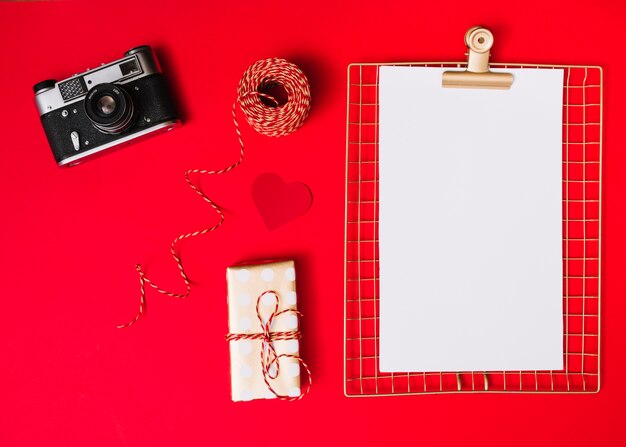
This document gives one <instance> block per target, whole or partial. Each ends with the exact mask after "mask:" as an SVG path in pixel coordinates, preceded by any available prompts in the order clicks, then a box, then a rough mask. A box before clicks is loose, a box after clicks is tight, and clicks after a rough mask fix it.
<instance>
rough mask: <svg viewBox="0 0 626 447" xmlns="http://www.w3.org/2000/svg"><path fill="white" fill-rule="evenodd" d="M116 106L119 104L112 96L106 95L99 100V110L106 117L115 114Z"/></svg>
mask: <svg viewBox="0 0 626 447" xmlns="http://www.w3.org/2000/svg"><path fill="white" fill-rule="evenodd" d="M116 106H117V104H116V102H115V99H113V97H112V96H109V95H105V96H102V97H101V98H100V99H99V100H98V109H99V110H100V112H102V113H103V114H105V115H110V114H111V113H113V112H115V107H116Z"/></svg>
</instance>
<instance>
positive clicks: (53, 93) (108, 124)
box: [33, 45, 180, 166]
mask: <svg viewBox="0 0 626 447" xmlns="http://www.w3.org/2000/svg"><path fill="white" fill-rule="evenodd" d="M33 89H34V90H35V103H36V104H37V109H38V110H39V115H40V118H41V124H42V125H43V129H44V131H45V133H46V137H47V138H48V142H49V143H50V147H51V148H52V153H53V155H54V158H55V160H56V162H57V163H58V165H59V166H72V165H75V164H78V163H80V162H81V161H83V160H85V159H86V158H88V157H91V156H93V155H95V154H98V153H101V152H102V151H105V150H107V149H110V148H113V147H117V146H120V145H122V144H126V143H129V142H132V141H135V140H136V139H137V138H140V137H145V136H148V135H153V134H155V133H157V132H159V131H167V130H171V129H173V128H174V127H177V126H178V125H179V124H180V119H179V117H178V114H177V112H176V109H175V107H174V102H173V100H172V95H171V94H170V92H169V89H168V87H167V84H166V81H165V78H164V76H163V74H162V73H161V69H160V67H159V63H158V61H157V59H156V57H155V55H154V53H153V51H152V49H151V48H150V47H149V46H147V45H145V46H140V47H136V48H133V49H132V50H129V51H127V52H126V53H125V54H124V57H123V58H121V59H119V60H116V61H114V62H111V63H108V64H102V65H101V66H100V67H98V68H95V69H91V70H90V69H87V71H85V72H84V73H81V74H76V75H74V76H72V77H71V78H68V79H65V80H63V81H60V82H57V81H55V80H52V79H50V80H46V81H43V82H39V83H38V84H36V85H35V86H34V87H33Z"/></svg>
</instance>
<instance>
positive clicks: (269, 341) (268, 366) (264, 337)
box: [226, 290, 312, 400]
mask: <svg viewBox="0 0 626 447" xmlns="http://www.w3.org/2000/svg"><path fill="white" fill-rule="evenodd" d="M265 295H273V296H274V298H275V299H276V302H275V304H274V310H273V311H272V313H271V314H270V315H269V317H268V318H267V320H265V319H264V318H263V316H262V315H261V309H260V303H261V299H262V298H263V297H264V296H265ZM279 306H280V298H279V297H278V293H276V292H274V291H273V290H266V291H265V292H263V293H262V294H261V295H259V297H258V298H257V300H256V314H257V317H258V319H259V323H260V324H261V330H262V332H258V333H255V334H233V333H228V334H227V335H226V340H227V341H237V340H260V341H261V369H262V371H263V380H264V381H265V384H266V385H267V388H268V389H269V390H270V391H271V392H272V393H273V394H274V395H275V396H276V397H277V398H279V399H282V400H299V399H302V398H303V397H304V396H306V394H307V393H308V392H309V390H310V389H311V384H312V379H311V371H310V370H309V367H308V366H307V364H306V363H305V362H304V360H302V359H301V358H300V356H298V355H294V354H277V353H276V348H275V347H274V343H273V342H274V341H276V340H299V339H300V338H302V333H301V332H300V330H299V329H298V330H296V331H279V332H272V330H271V328H272V323H273V322H274V320H275V319H276V318H277V317H279V316H280V315H283V314H286V313H293V314H295V315H296V316H297V317H298V320H299V319H300V317H301V316H302V314H301V313H300V312H299V311H297V310H295V309H285V310H281V311H280V312H279V311H278V308H279ZM299 327H300V322H299V321H298V328H299ZM281 358H292V359H295V360H297V361H298V363H300V365H302V367H303V368H304V369H305V371H306V376H307V381H308V383H307V385H306V387H305V389H304V391H303V392H301V393H300V395H299V396H284V395H281V394H278V393H277V392H276V390H274V388H273V387H272V385H271V383H270V381H271V380H275V379H276V378H277V377H278V375H279V374H280V362H279V360H280V359H281ZM272 369H273V370H272Z"/></svg>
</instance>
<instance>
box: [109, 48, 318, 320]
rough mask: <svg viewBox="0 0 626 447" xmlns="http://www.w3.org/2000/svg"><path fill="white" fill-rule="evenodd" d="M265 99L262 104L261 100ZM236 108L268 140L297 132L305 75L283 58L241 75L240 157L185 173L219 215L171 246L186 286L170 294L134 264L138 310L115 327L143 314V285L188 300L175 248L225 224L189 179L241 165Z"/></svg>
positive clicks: (304, 112)
mask: <svg viewBox="0 0 626 447" xmlns="http://www.w3.org/2000/svg"><path fill="white" fill-rule="evenodd" d="M281 87H282V89H284V92H285V93H286V96H287V99H286V102H285V103H284V104H280V102H279V100H278V99H277V98H274V97H273V96H271V95H270V94H268V93H264V92H270V91H272V89H276V88H281ZM264 100H265V101H264ZM237 105H239V108H240V109H241V112H242V113H243V115H244V117H245V118H246V121H247V122H248V124H249V125H250V127H252V128H253V129H254V130H256V131H257V132H258V133H260V134H262V135H266V136H269V137H280V136H284V135H289V134H291V133H293V132H295V131H296V130H298V129H299V128H300V127H301V126H302V124H304V121H305V120H306V118H307V116H308V115H309V110H310V107H311V90H310V87H309V82H308V80H307V78H306V76H305V74H304V73H303V72H302V70H300V69H299V68H298V67H297V66H296V65H294V64H292V63H291V62H288V61H286V60H285V59H278V58H270V59H264V60H260V61H257V62H255V63H254V64H252V65H251V66H250V67H249V68H248V69H247V70H246V72H245V73H244V74H243V76H242V78H241V81H240V82H239V87H238V89H237V99H236V100H235V102H234V103H233V107H232V118H233V123H234V125H235V132H236V133H237V140H238V142H239V147H240V150H239V158H238V159H237V161H235V162H234V163H232V164H231V165H229V166H227V167H225V168H222V169H217V170H207V169H189V170H188V171H186V172H185V181H186V182H187V184H188V185H189V187H190V188H191V189H192V190H193V191H194V192H195V193H196V194H198V195H199V196H200V197H202V200H204V201H205V202H207V203H208V204H209V205H210V206H211V208H213V210H214V211H215V213H216V214H217V216H218V221H217V223H216V224H214V225H213V226H211V227H208V228H204V229H202V230H197V231H193V232H190V233H185V234H181V235H180V236H178V237H176V238H175V239H174V240H173V241H172V243H171V245H170V253H171V254H172V258H173V259H174V262H176V265H177V266H178V270H179V272H180V277H181V278H182V280H183V282H184V284H185V291H184V292H179V293H175V292H171V291H168V290H166V289H164V288H162V287H160V286H159V285H158V284H156V283H155V282H154V281H153V280H152V279H150V278H148V276H146V272H145V270H144V269H143V267H142V266H141V264H137V265H136V266H135V269H136V270H137V273H138V274H139V287H140V295H139V298H140V301H139V311H138V312H137V315H136V316H135V318H133V319H132V320H131V321H129V322H127V323H124V324H120V325H118V326H117V327H118V328H120V329H122V328H127V327H129V326H132V325H133V324H135V323H136V322H137V321H138V320H139V319H140V318H141V317H142V316H143V315H144V314H145V313H146V285H148V286H150V287H151V288H152V289H154V290H156V291H157V292H159V293H160V294H163V295H166V296H169V297H172V298H187V297H188V296H189V294H190V293H191V281H190V280H189V277H188V276H187V274H186V273H185V269H184V267H183V262H182V260H181V258H180V255H179V254H178V251H177V247H178V244H180V243H181V242H182V241H183V240H185V239H190V238H193V237H196V236H201V235H204V234H207V233H211V232H213V231H215V230H217V229H218V228H219V227H221V226H222V224H223V223H224V219H225V217H224V212H223V211H222V210H221V209H220V208H219V206H217V205H216V204H215V203H214V202H213V201H212V200H211V199H210V198H209V197H208V196H207V195H206V194H205V193H204V192H203V191H202V190H201V189H200V187H199V186H198V184H197V183H195V182H194V181H193V180H192V179H191V176H192V175H194V176H196V175H221V174H226V173H228V172H230V171H232V170H233V169H235V168H236V167H237V166H239V165H240V164H241V163H242V162H243V158H244V143H243V139H242V137H241V129H240V127H239V122H238V120H237Z"/></svg>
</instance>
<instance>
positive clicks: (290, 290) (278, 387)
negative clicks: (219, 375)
mask: <svg viewBox="0 0 626 447" xmlns="http://www.w3.org/2000/svg"><path fill="white" fill-rule="evenodd" d="M226 279H227V282H228V329H229V335H228V336H227V338H228V339H229V344H230V376H231V396H232V400H233V401H235V402H240V401H249V400H254V399H275V398H277V397H280V398H285V400H296V399H298V398H300V397H302V396H303V393H302V390H301V387H300V383H301V381H300V374H301V372H302V369H303V368H302V367H301V364H302V365H304V363H303V362H302V360H301V359H300V342H299V338H300V332H299V318H298V316H299V315H300V314H299V312H298V307H297V294H296V274H295V265H294V262H293V261H292V260H286V261H276V262H274V261H272V262H264V263H258V264H242V265H236V266H232V267H229V268H228V269H227V271H226ZM262 322H263V324H262ZM264 325H266V326H267V327H266V328H264ZM265 329H267V335H269V337H270V338H271V341H268V342H267V343H265V342H264V337H263V333H264V330H265ZM253 337H254V338H253ZM272 347H273V349H274V350H275V353H274V354H270V357H269V361H268V362H265V363H264V362H263V360H262V359H263V357H264V355H266V356H267V355H268V351H269V350H271V349H272ZM272 355H274V356H275V357H272ZM266 358H267V357H266ZM272 358H276V360H275V361H272ZM264 364H265V366H266V367H267V371H266V372H264ZM309 384H310V382H309Z"/></svg>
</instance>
